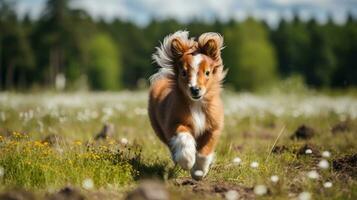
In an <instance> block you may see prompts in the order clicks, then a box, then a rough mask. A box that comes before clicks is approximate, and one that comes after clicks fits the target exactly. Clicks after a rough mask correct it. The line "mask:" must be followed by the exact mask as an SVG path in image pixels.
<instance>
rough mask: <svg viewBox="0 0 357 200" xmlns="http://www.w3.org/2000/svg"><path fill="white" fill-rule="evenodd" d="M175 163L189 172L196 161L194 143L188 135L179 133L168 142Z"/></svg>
mask: <svg viewBox="0 0 357 200" xmlns="http://www.w3.org/2000/svg"><path fill="white" fill-rule="evenodd" d="M170 145H171V149H172V157H173V160H174V162H175V163H177V164H178V165H180V166H181V167H182V168H183V169H185V170H189V169H191V168H192V166H193V165H194V164H195V161H196V142H195V139H194V138H193V137H192V135H191V134H190V133H186V132H184V133H179V134H177V136H175V137H173V138H172V139H171V142H170Z"/></svg>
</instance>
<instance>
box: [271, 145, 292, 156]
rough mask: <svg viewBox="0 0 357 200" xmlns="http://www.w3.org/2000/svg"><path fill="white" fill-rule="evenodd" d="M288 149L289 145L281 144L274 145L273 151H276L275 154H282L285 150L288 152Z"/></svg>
mask: <svg viewBox="0 0 357 200" xmlns="http://www.w3.org/2000/svg"><path fill="white" fill-rule="evenodd" d="M288 150H289V148H288V147H287V146H285V145H281V146H279V145H276V146H274V148H273V150H272V152H273V153H275V154H282V153H284V152H286V151H288Z"/></svg>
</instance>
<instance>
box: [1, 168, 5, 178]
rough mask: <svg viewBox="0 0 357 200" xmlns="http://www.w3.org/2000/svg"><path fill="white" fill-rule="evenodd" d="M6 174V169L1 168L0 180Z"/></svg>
mask: <svg viewBox="0 0 357 200" xmlns="http://www.w3.org/2000/svg"><path fill="white" fill-rule="evenodd" d="M4 174H5V168H4V167H2V166H0V178H1V177H3V176H4Z"/></svg>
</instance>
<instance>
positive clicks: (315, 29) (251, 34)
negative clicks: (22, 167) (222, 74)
mask: <svg viewBox="0 0 357 200" xmlns="http://www.w3.org/2000/svg"><path fill="white" fill-rule="evenodd" d="M15 3H16V2H14V1H11V0H0V89H1V90H8V89H19V90H26V89H33V88H40V89H43V88H46V89H48V88H54V87H55V85H56V83H57V82H59V78H61V77H62V79H65V80H66V89H69V90H71V89H79V88H86V87H89V88H90V89H93V90H118V89H123V88H129V89H135V88H138V87H143V86H144V85H145V84H146V83H147V82H146V80H147V79H148V77H149V76H150V75H151V74H153V73H154V72H155V71H156V70H157V66H155V65H154V64H152V60H151V54H152V53H153V52H154V51H155V47H156V46H158V45H159V41H161V40H162V39H163V37H164V36H166V35H167V34H169V33H172V32H175V31H177V30H180V29H185V30H189V31H190V35H195V36H198V35H200V34H202V33H204V32H209V31H214V32H219V33H221V34H222V35H223V36H224V38H225V45H226V47H225V49H224V50H223V60H224V63H225V66H226V67H227V68H229V73H228V76H227V80H226V84H227V85H228V86H229V87H231V88H234V89H237V90H255V89H258V88H260V87H262V86H266V85H269V84H274V83H278V82H279V80H282V79H286V78H289V77H293V76H299V77H301V78H302V79H303V80H304V82H305V83H306V84H307V85H309V86H311V87H314V88H335V87H355V86H357V63H356V61H357V58H356V57H357V19H356V18H354V17H353V16H352V15H349V16H348V19H347V21H346V23H345V24H343V25H339V24H336V23H334V22H333V20H332V18H329V20H328V21H327V23H325V24H319V23H317V21H316V20H315V19H311V20H309V21H301V20H300V19H299V18H298V17H294V19H293V20H290V21H286V20H284V19H282V20H281V21H280V23H279V25H278V27H276V28H271V27H269V26H268V25H267V24H266V23H265V22H264V21H258V20H255V19H253V18H249V17H248V18H247V19H246V20H244V21H242V22H238V21H235V20H230V21H227V22H221V21H219V20H215V21H213V22H211V23H207V22H202V21H200V20H192V21H191V22H189V23H180V22H178V21H177V20H175V19H166V20H155V19H153V20H152V21H151V22H150V23H149V24H148V25H146V26H144V27H143V26H138V25H136V24H135V23H132V22H129V21H123V20H121V19H115V20H113V21H110V22H108V21H105V20H94V19H93V18H92V17H91V16H90V15H89V14H88V13H87V12H86V11H84V10H81V9H73V8H71V7H70V6H69V3H70V0H47V2H46V5H45V8H44V10H43V11H42V12H41V15H40V17H39V18H38V19H36V20H32V19H31V18H30V17H29V15H25V16H24V17H21V18H20V17H19V16H18V14H17V13H16V11H15V6H16V5H15ZM59 75H61V76H59Z"/></svg>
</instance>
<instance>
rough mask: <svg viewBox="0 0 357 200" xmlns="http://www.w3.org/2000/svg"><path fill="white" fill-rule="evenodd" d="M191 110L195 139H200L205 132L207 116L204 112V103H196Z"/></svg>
mask: <svg viewBox="0 0 357 200" xmlns="http://www.w3.org/2000/svg"><path fill="white" fill-rule="evenodd" d="M190 110H191V116H192V120H193V128H194V135H195V137H198V136H200V135H201V134H203V132H204V131H205V128H206V115H205V113H204V112H203V110H202V103H200V102H195V103H194V104H193V105H192V106H191V108H190Z"/></svg>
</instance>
